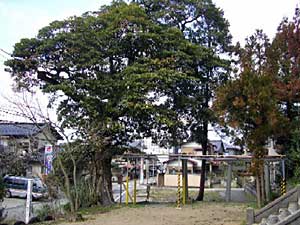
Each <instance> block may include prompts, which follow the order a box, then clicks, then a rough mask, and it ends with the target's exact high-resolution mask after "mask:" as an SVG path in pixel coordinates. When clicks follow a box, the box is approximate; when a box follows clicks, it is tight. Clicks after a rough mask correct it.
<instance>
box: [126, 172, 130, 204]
mask: <svg viewBox="0 0 300 225" xmlns="http://www.w3.org/2000/svg"><path fill="white" fill-rule="evenodd" d="M128 201H129V177H128V176H127V177H126V196H125V203H126V205H128Z"/></svg>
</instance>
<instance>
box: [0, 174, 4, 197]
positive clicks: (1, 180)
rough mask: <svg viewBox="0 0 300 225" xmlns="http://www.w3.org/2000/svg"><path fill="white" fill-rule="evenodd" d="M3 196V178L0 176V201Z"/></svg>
mask: <svg viewBox="0 0 300 225" xmlns="http://www.w3.org/2000/svg"><path fill="white" fill-rule="evenodd" d="M4 196H5V184H4V182H3V178H2V177H1V176H0V202H2V201H3V198H4Z"/></svg>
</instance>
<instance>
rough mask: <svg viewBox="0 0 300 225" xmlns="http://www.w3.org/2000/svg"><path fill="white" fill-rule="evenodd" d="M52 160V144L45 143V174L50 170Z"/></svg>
mask: <svg viewBox="0 0 300 225" xmlns="http://www.w3.org/2000/svg"><path fill="white" fill-rule="evenodd" d="M52 162H53V147H52V145H46V146H45V155H44V166H45V174H46V175H48V174H49V173H50V172H51V171H52Z"/></svg>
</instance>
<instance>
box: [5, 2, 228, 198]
mask: <svg viewBox="0 0 300 225" xmlns="http://www.w3.org/2000/svg"><path fill="white" fill-rule="evenodd" d="M138 3H139V4H135V3H130V4H127V3H125V2H122V1H117V2H113V3H112V4H111V5H110V6H104V7H102V8H101V9H100V11H98V12H87V13H85V14H83V15H82V16H80V17H72V18H69V19H66V20H63V21H54V22H52V23H51V24H50V25H49V26H46V27H44V28H42V29H41V30H40V31H39V33H38V35H37V37H36V38H31V39H22V40H21V41H20V42H19V43H16V45H15V47H14V51H13V54H12V56H13V57H14V58H13V59H12V60H8V61H6V62H5V65H6V66H7V67H9V69H10V71H11V75H12V77H13V78H14V80H15V84H16V88H17V89H27V90H30V91H34V90H35V88H41V89H42V91H43V92H46V93H49V94H51V96H52V99H51V100H52V101H51V103H52V104H54V103H58V115H59V120H60V121H62V125H63V128H72V129H76V130H77V137H78V139H79V141H78V143H77V144H78V145H79V146H80V145H82V146H84V147H82V148H80V149H77V148H76V150H75V151H73V150H72V148H69V147H68V149H69V150H70V151H69V150H68V151H67V150H66V151H65V152H62V153H61V156H62V157H61V159H62V161H63V164H62V165H65V167H66V172H67V174H68V177H73V179H71V184H72V185H76V180H77V179H75V178H74V173H76V174H75V176H77V174H79V172H82V171H84V170H88V171H89V172H90V174H93V173H94V171H95V169H96V170H99V171H97V173H96V174H97V176H100V174H101V177H104V178H105V180H106V181H105V180H104V181H103V183H106V185H108V189H109V190H111V187H110V185H109V183H110V182H111V172H110V168H109V169H107V171H106V172H105V173H103V172H102V171H101V170H103V169H105V168H106V167H107V166H110V162H108V163H107V165H106V166H105V168H104V166H103V164H104V162H106V161H107V160H110V159H111V157H112V156H114V155H117V154H121V153H122V152H123V151H125V150H127V148H126V147H124V146H126V145H127V144H128V142H130V141H131V140H133V139H137V138H143V137H148V136H152V137H153V140H155V141H156V142H157V143H159V144H160V145H170V144H172V145H173V146H178V145H179V144H180V143H182V141H183V140H188V139H194V140H197V141H199V142H203V143H204V145H203V146H206V144H205V143H207V132H208V131H207V126H208V122H209V121H211V120H212V119H213V112H212V111H211V110H210V108H209V104H208V103H209V101H210V99H211V98H212V96H213V91H214V89H215V87H216V86H218V85H219V83H221V82H223V81H224V80H226V78H227V75H228V70H229V64H230V62H229V61H228V60H224V59H222V58H221V57H220V56H219V55H218V54H219V53H226V52H227V50H228V47H229V44H230V39H231V37H230V35H229V32H228V26H229V24H228V22H227V21H226V20H225V19H224V18H223V12H222V11H221V10H220V9H218V8H217V7H216V6H215V5H214V4H213V3H212V2H211V1H210V0H206V1H201V2H198V1H194V0H190V1H184V2H182V1H166V2H165V1H155V4H154V8H151V7H150V8H149V7H148V6H147V4H148V3H149V2H148V1H145V2H143V1H138ZM144 3H145V4H144ZM169 9H171V14H172V15H174V17H172V18H168V17H166V16H165V15H167V14H168V13H166V12H168V10H169ZM191 17H193V18H191ZM190 19H192V21H189V20H190ZM61 96H63V99H62V98H61ZM162 99H163V100H162ZM82 143H84V144H82ZM75 164H76V165H78V168H75V167H74V165H75ZM101 166H102V168H101ZM58 167H62V166H61V165H60V166H58ZM76 167H77V166H76ZM63 172H64V171H63V169H62V168H59V169H58V170H56V174H57V175H58V176H59V175H61V174H63ZM79 176H80V175H79ZM64 177H66V176H64ZM99 178H100V177H99ZM58 180H59V183H60V184H62V186H65V187H64V188H67V186H68V185H67V183H66V182H65V179H64V180H63V176H60V178H58ZM101 185H102V183H101ZM94 186H96V185H94ZM98 190H100V191H101V190H105V188H103V187H101V188H98ZM75 193H76V191H75ZM100 196H105V193H103V194H100Z"/></svg>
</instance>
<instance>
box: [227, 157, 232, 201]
mask: <svg viewBox="0 0 300 225" xmlns="http://www.w3.org/2000/svg"><path fill="white" fill-rule="evenodd" d="M231 178H232V163H231V162H229V163H228V168H227V183H226V202H229V201H231Z"/></svg>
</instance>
